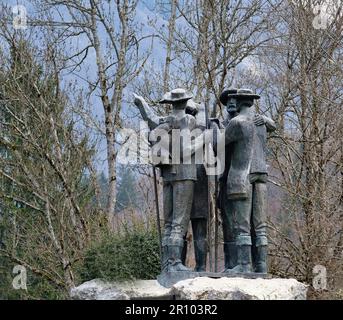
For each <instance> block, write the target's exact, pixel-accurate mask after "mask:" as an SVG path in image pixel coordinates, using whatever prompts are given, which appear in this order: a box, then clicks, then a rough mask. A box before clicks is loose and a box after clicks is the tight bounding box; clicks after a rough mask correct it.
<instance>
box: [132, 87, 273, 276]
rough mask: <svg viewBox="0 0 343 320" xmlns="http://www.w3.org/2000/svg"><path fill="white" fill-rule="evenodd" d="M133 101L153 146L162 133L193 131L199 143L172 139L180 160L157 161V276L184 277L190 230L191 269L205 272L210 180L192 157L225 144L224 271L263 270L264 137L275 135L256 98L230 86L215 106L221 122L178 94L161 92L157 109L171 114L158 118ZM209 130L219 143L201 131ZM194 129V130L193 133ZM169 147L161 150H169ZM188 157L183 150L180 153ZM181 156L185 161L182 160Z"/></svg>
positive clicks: (221, 202)
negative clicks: (160, 182) (159, 267)
mask: <svg viewBox="0 0 343 320" xmlns="http://www.w3.org/2000/svg"><path fill="white" fill-rule="evenodd" d="M134 96H135V100H134V103H135V105H136V106H137V107H138V108H139V110H140V113H141V115H142V117H143V120H145V121H147V123H148V126H149V129H150V141H151V143H152V145H154V144H156V142H157V140H156V136H159V134H160V132H161V130H164V131H165V132H167V134H169V135H171V131H172V130H175V129H178V130H181V131H182V130H185V129H187V130H190V131H192V130H194V129H198V130H196V132H197V134H198V137H200V138H203V139H202V140H201V141H203V143H202V144H197V143H194V144H191V145H190V144H189V141H188V140H185V139H182V138H178V141H177V143H178V144H179V146H178V148H180V149H181V150H183V152H181V153H180V154H181V155H180V161H178V162H176V163H173V161H171V162H169V163H165V162H162V163H158V164H157V166H158V167H159V168H160V172H161V178H162V180H163V217H164V227H163V234H162V239H161V240H162V241H161V242H162V259H161V261H162V273H163V272H180V271H184V272H189V271H190V269H189V268H187V267H186V266H185V265H184V261H183V259H182V256H183V252H184V246H185V241H184V239H185V235H186V233H187V230H188V226H189V222H191V225H192V233H193V240H194V253H195V262H196V267H195V270H194V271H195V272H204V271H206V261H207V254H208V242H207V229H208V228H207V220H208V216H209V205H208V201H209V200H208V199H209V198H208V194H209V190H208V189H209V187H208V185H209V184H208V179H209V175H208V173H207V170H206V166H205V165H204V163H196V161H195V155H196V152H197V151H199V150H203V149H204V146H206V145H211V146H212V148H213V150H214V153H216V152H218V150H217V148H219V146H225V150H223V152H224V155H225V157H224V159H225V160H224V169H223V172H222V173H221V174H220V176H219V177H218V180H219V193H218V194H219V196H218V207H219V209H220V212H221V218H222V226H223V238H224V248H223V249H224V258H225V268H224V270H223V272H224V273H225V274H241V273H243V274H249V273H260V274H266V273H267V244H268V242H267V230H266V212H267V185H266V183H267V180H268V172H267V165H266V142H267V133H268V132H271V131H273V130H275V123H274V122H273V120H272V119H270V118H268V117H266V116H263V115H260V114H257V113H256V112H255V108H254V101H255V100H258V99H260V96H259V95H257V94H254V93H253V92H252V91H251V90H249V89H228V90H225V91H224V92H222V94H221V96H220V102H221V103H222V104H223V105H224V106H225V109H226V117H225V119H224V120H223V121H220V120H219V119H213V118H212V119H208V117H206V110H205V108H204V106H202V105H201V104H197V103H195V102H194V100H193V96H192V94H190V93H189V92H187V91H186V90H184V89H175V90H172V91H170V92H168V93H166V94H165V95H164V96H163V98H162V100H161V101H160V103H161V104H170V105H171V106H172V111H171V114H170V115H168V116H167V117H158V116H157V115H156V114H155V113H154V112H153V110H152V109H151V108H150V107H149V105H148V104H147V103H146V102H145V100H144V99H143V98H142V97H140V96H137V95H134ZM208 128H210V129H211V130H213V131H214V132H216V133H218V135H217V139H213V136H211V135H206V134H204V132H205V129H208ZM199 129H200V130H199ZM171 140H172V142H173V143H175V139H171ZM173 143H170V145H168V146H167V149H168V151H170V152H171V149H172V148H173ZM185 150H186V151H187V152H186V151H185ZM186 157H187V161H185V158H186Z"/></svg>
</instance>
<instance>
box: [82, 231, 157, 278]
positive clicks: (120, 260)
mask: <svg viewBox="0 0 343 320" xmlns="http://www.w3.org/2000/svg"><path fill="white" fill-rule="evenodd" d="M159 273H160V256H159V243H158V234H157V232H156V231H146V230H143V229H140V228H135V229H134V230H133V231H126V232H125V233H124V234H110V235H106V236H104V237H103V238H102V240H100V241H99V242H97V243H95V244H94V245H93V246H92V247H91V248H90V249H88V250H87V252H86V254H85V258H84V261H83V264H82V266H81V267H80V269H79V275H80V281H81V282H84V281H88V280H91V279H94V278H102V279H106V280H117V281H118V280H129V279H156V276H157V275H158V274H159Z"/></svg>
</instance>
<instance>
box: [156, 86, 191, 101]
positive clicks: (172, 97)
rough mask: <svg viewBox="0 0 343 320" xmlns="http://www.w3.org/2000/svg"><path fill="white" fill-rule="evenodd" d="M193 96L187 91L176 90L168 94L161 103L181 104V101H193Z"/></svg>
mask: <svg viewBox="0 0 343 320" xmlns="http://www.w3.org/2000/svg"><path fill="white" fill-rule="evenodd" d="M192 98H193V95H192V94H191V93H190V92H188V91H187V90H185V89H181V88H178V89H174V90H172V91H170V92H167V93H166V94H165V95H164V96H163V98H162V100H161V101H160V103H173V102H180V101H186V100H189V99H192Z"/></svg>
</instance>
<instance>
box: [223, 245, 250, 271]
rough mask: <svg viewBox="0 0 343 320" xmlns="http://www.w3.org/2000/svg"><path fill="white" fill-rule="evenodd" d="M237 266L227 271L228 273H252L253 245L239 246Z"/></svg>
mask: <svg viewBox="0 0 343 320" xmlns="http://www.w3.org/2000/svg"><path fill="white" fill-rule="evenodd" d="M237 263H238V264H237V265H236V266H235V267H234V268H232V269H227V270H225V272H227V273H251V272H252V265H251V245H240V246H237Z"/></svg>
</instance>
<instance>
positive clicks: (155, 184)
mask: <svg viewBox="0 0 343 320" xmlns="http://www.w3.org/2000/svg"><path fill="white" fill-rule="evenodd" d="M152 172H153V175H154V191H155V204H156V216H157V231H158V240H159V244H160V261H161V270H162V267H163V266H162V262H163V261H162V233H161V219H160V207H159V205H158V203H159V202H158V188H157V177H156V167H155V166H154V165H153V166H152Z"/></svg>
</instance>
